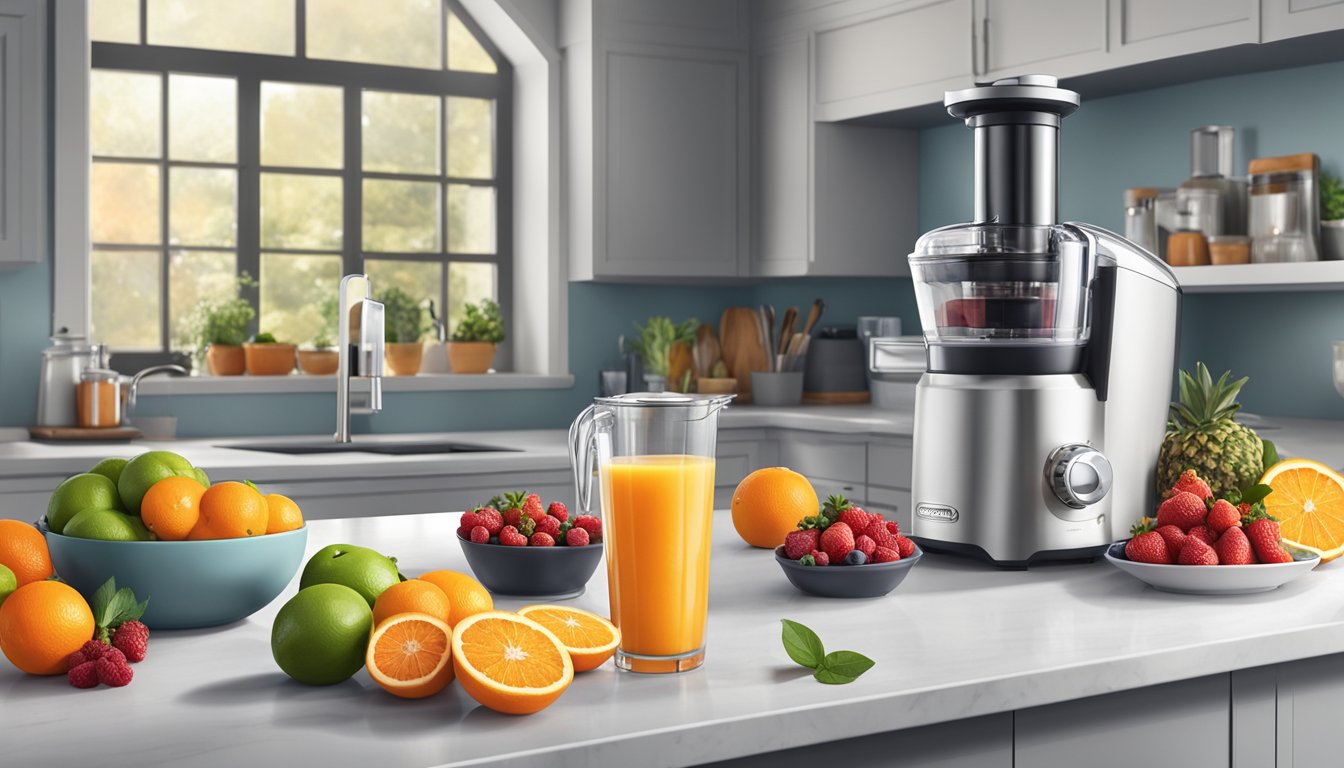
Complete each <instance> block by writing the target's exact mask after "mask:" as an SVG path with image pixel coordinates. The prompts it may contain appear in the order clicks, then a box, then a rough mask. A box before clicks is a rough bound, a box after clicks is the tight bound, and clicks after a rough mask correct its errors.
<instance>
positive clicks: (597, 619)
mask: <svg viewBox="0 0 1344 768" xmlns="http://www.w3.org/2000/svg"><path fill="white" fill-rule="evenodd" d="M518 614H519V615H520V616H526V617H527V618H529V619H532V620H533V621H535V622H537V623H538V624H540V625H541V626H543V627H545V628H547V629H549V630H551V632H552V633H554V634H555V636H556V637H558V638H560V642H561V643H563V644H564V646H565V650H567V651H569V658H570V659H571V660H573V662H574V671H575V672H587V671H588V670H590V669H597V668H598V667H600V666H602V664H603V663H605V662H606V660H607V659H610V658H611V655H612V654H613V653H615V652H616V646H617V645H618V644H619V643H620V642H621V631H620V630H619V629H617V628H616V625H615V624H612V623H611V622H610V621H607V620H606V619H604V618H602V617H601V616H598V615H597V614H595V613H589V612H588V611H584V610H581V609H579V608H570V607H569V606H565V605H528V606H524V607H522V608H519V609H518Z"/></svg>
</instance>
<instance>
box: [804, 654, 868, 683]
mask: <svg viewBox="0 0 1344 768" xmlns="http://www.w3.org/2000/svg"><path fill="white" fill-rule="evenodd" d="M874 663H876V662H874V661H873V660H872V659H870V658H868V657H867V656H864V655H863V654H862V653H855V652H854V651H835V652H834V653H828V654H826V657H825V658H824V659H822V660H821V668H820V669H818V670H817V672H818V673H820V672H822V671H825V672H827V673H828V674H831V675H835V676H837V677H845V678H848V680H845V682H851V681H853V680H857V679H858V677H859V675H862V674H863V673H864V672H867V671H868V670H870V669H872V668H873V664H874ZM817 679H818V680H820V679H821V678H817ZM822 682H826V681H824V680H823V681H822Z"/></svg>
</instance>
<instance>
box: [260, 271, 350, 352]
mask: <svg viewBox="0 0 1344 768" xmlns="http://www.w3.org/2000/svg"><path fill="white" fill-rule="evenodd" d="M340 282H341V257H340V256H318V255H312V256H309V255H296V254H292V253H263V254H261V318H260V325H259V326H258V329H259V330H261V331H266V332H269V333H273V334H275V338H276V339H278V340H279V341H286V342H290V343H292V344H306V343H309V342H311V341H312V340H313V339H314V338H316V337H317V336H319V335H321V334H322V333H323V329H322V328H323V322H322V303H323V302H324V301H325V300H326V299H329V298H332V297H334V296H336V292H337V290H338V288H339V287H340Z"/></svg>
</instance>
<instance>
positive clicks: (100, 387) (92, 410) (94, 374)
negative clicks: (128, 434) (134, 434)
mask: <svg viewBox="0 0 1344 768" xmlns="http://www.w3.org/2000/svg"><path fill="white" fill-rule="evenodd" d="M75 410H76V411H77V412H78V414H79V426H81V427H88V428H96V429H107V428H109V427H115V426H118V425H120V424H121V374H119V373H117V372H116V371H112V370H108V369H106V368H87V369H85V370H84V372H83V373H81V374H80V375H79V388H78V390H77V395H76V397H75Z"/></svg>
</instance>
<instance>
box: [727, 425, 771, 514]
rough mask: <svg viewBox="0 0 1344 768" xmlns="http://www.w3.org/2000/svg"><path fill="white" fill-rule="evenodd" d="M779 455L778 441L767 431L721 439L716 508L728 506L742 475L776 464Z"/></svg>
mask: <svg viewBox="0 0 1344 768" xmlns="http://www.w3.org/2000/svg"><path fill="white" fill-rule="evenodd" d="M778 458H779V454H778V452H777V450H776V446H775V444H774V443H773V442H771V441H768V440H766V439H765V438H764V433H761V436H759V437H749V438H746V439H741V440H735V439H731V438H730V439H720V440H719V442H718V445H717V446H715V466H714V508H715V509H727V508H728V506H729V504H730V503H731V502H732V499H733V491H735V490H737V484H738V483H740V482H742V478H744V477H746V476H747V475H749V474H751V473H752V472H755V471H756V470H758V469H760V468H762V467H769V466H773V465H774V464H776V463H777V461H776V460H777V459H778Z"/></svg>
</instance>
